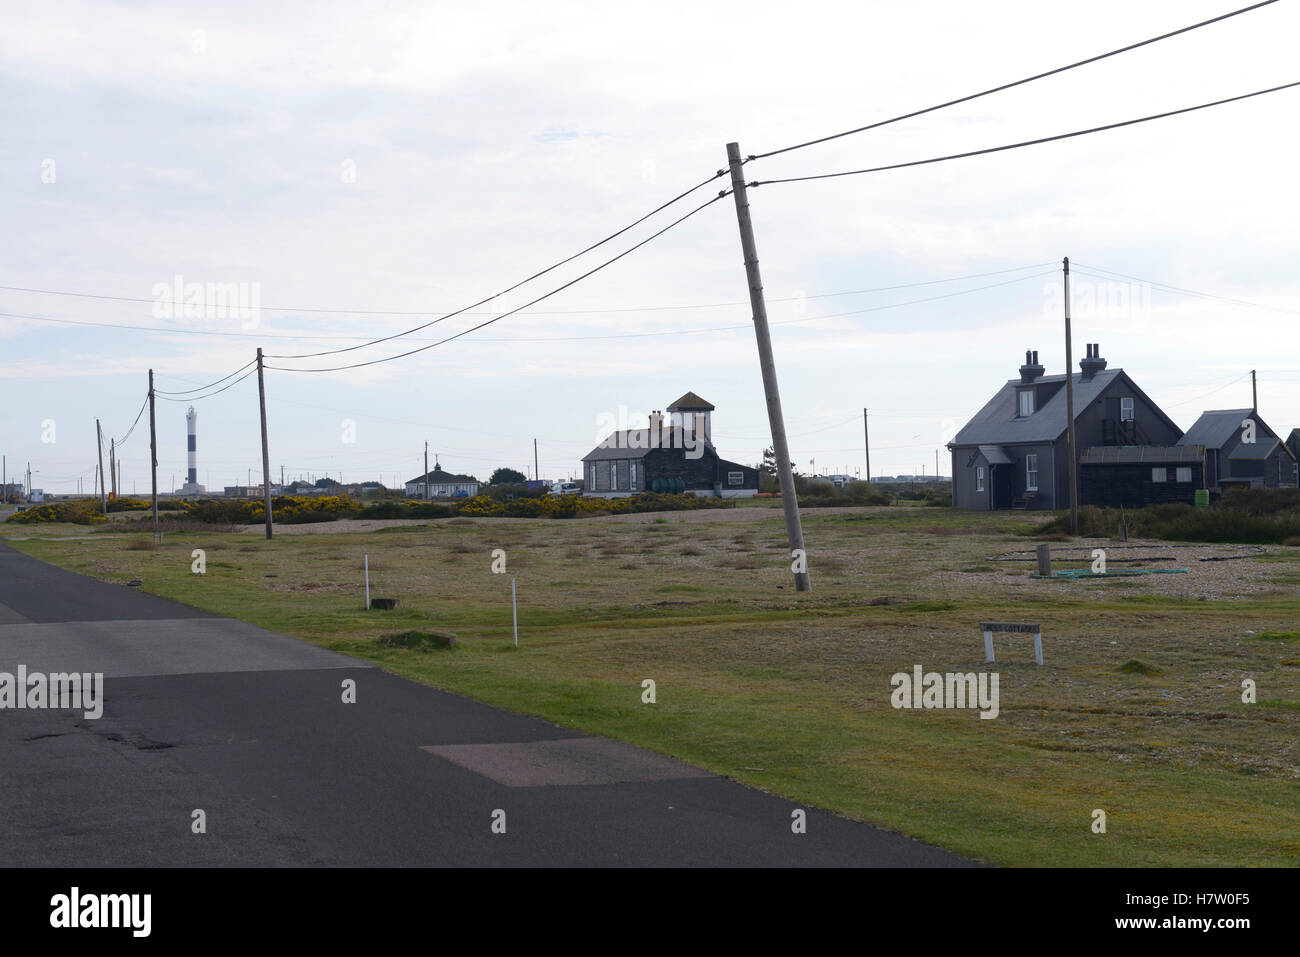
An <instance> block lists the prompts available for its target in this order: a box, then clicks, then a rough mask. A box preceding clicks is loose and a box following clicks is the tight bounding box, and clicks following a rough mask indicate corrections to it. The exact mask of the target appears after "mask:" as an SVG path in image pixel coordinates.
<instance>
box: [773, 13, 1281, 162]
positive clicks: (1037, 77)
mask: <svg viewBox="0 0 1300 957" xmlns="http://www.w3.org/2000/svg"><path fill="white" fill-rule="evenodd" d="M1276 2H1277V0H1264V2H1262V3H1256V4H1252V5H1251V6H1249V7H1242V8H1241V9H1240V10H1233V11H1232V12H1231V13H1225V14H1223V15H1222V16H1218V17H1212V18H1211V19H1209V20H1202V21H1201V22H1200V23H1193V24H1192V25H1191V26H1186V27H1183V28H1182V29H1179V30H1174V31H1172V32H1170V33H1162V34H1161V35H1160V36H1158V37H1151V39H1149V40H1142V41H1140V42H1138V43H1130V44H1129V45H1128V46H1126V47H1120V48H1119V49H1117V50H1111V51H1110V52H1109V53H1102V54H1099V55H1097V56H1092V57H1088V58H1087V59H1086V60H1078V61H1076V62H1074V63H1069V64H1066V65H1065V66H1060V67H1057V68H1056V69H1054V70H1048V71H1047V72H1046V73H1036V74H1034V75H1033V76H1027V77H1025V78H1024V79H1023V80H1015V81H1014V82H1012V83H1004V84H1002V85H1001V86H995V87H993V88H991V89H988V90H982V91H981V92H979V93H972V94H970V95H969V96H963V97H958V98H957V99H955V100H948V101H947V102H945V103H938V104H936V105H935V106H927V107H926V108H925V109H923V110H914V111H912V112H911V113H904V114H903V115H902V116H895V117H893V118H891V119H888V120H880V121H879V122H876V123H869V124H867V125H866V126H859V127H857V128H856V129H852V130H845V131H844V132H843V133H833V134H831V135H830V136H821V137H818V138H817V139H815V140H808V141H806V142H803V143H796V144H795V145H793V146H784V147H782V148H781V149H779V150H770V151H769V152H766V153H759V154H757V155H754V156H750V157H748V159H750V160H756V159H765V158H767V157H769V156H777V155H779V154H781V153H789V152H791V151H792V150H801V149H804V148H805V147H808V146H816V145H817V144H818V143H826V142H829V141H830V140H838V139H840V138H841V137H845V136H852V135H853V134H855V133H865V132H866V131H867V130H874V129H879V128H880V127H882V126H889V125H890V124H891V123H899V122H902V121H903V120H910V119H913V118H914V117H917V116H924V115H925V114H926V113H934V112H936V111H937V110H944V109H947V108H948V107H950V106H957V105H958V104H960V103H969V102H970V101H971V100H978V99H979V98H980V97H984V96H989V95H991V94H993V93H1001V92H1002V91H1003V90H1010V89H1012V88H1013V87H1017V86H1024V85H1025V84H1026V83H1033V82H1034V81H1035V80H1042V79H1046V78H1047V77H1049V76H1055V75H1056V74H1058V73H1065V72H1066V71H1067V70H1073V69H1075V68H1076V67H1081V66H1087V65H1088V64H1089V63H1096V62H1097V61H1098V60H1105V59H1106V58H1108V57H1113V56H1118V55H1119V54H1121V53H1128V52H1129V51H1130V50H1136V49H1138V48H1139V47H1144V46H1149V45H1150V44H1152V43H1158V42H1160V41H1161V40H1168V39H1169V38H1170V37H1176V36H1178V35H1179V34H1182V33H1189V32H1191V31H1192V30H1199V29H1200V28H1201V27H1205V26H1209V25H1210V24H1212V23H1219V22H1220V21H1222V20H1227V19H1229V18H1231V17H1235V16H1239V15H1241V14H1243V13H1249V12H1250V11H1252V10H1258V9H1259V8H1260V7H1267V6H1269V4H1272V3H1276Z"/></svg>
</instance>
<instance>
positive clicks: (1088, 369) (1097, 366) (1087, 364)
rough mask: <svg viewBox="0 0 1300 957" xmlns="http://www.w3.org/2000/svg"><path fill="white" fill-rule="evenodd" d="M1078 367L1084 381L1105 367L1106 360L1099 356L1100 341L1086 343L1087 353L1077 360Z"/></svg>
mask: <svg viewBox="0 0 1300 957" xmlns="http://www.w3.org/2000/svg"><path fill="white" fill-rule="evenodd" d="M1079 368H1080V369H1082V370H1083V379H1084V381H1087V380H1088V379H1091V378H1092V377H1093V376H1095V375H1096V374H1097V373H1098V372H1101V371H1102V370H1103V369H1105V368H1106V360H1105V359H1103V358H1102V357H1101V345H1100V343H1096V342H1090V343H1088V354H1087V355H1086V356H1084V357H1083V358H1082V359H1080V360H1079Z"/></svg>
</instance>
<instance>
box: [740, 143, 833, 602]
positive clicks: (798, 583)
mask: <svg viewBox="0 0 1300 957" xmlns="http://www.w3.org/2000/svg"><path fill="white" fill-rule="evenodd" d="M727 163H728V164H729V165H730V167H731V189H732V192H733V193H734V194H735V197H736V220H737V222H738V223H739V225H740V248H741V250H742V251H743V252H744V255H745V273H746V275H747V276H748V278H749V302H750V305H751V306H752V307H753V310H754V334H755V336H756V337H757V339H758V361H759V365H760V366H761V367H762V370H763V392H764V393H765V394H766V396H767V419H768V422H769V423H770V424H771V427H772V451H773V452H774V453H775V454H776V472H777V477H778V478H779V479H780V482H781V507H782V509H783V510H784V511H785V531H786V536H787V537H788V538H789V540H790V552H791V557H792V559H793V562H794V564H793V567H794V568H802V569H804V570H803V571H796V572H795V573H794V582H795V588H796V589H797V590H798V591H810V590H811V589H812V580H811V579H810V578H809V575H808V571H807V568H808V553H807V551H806V550H805V549H804V545H803V525H802V524H801V523H800V521H799V498H798V495H797V494H796V493H795V488H794V470H793V469H792V468H791V467H790V448H789V446H788V445H787V444H786V438H785V416H784V415H783V414H782V412H781V393H780V390H779V389H778V388H777V384H776V361H775V360H774V359H773V357H772V337H771V334H770V333H769V331H768V328H767V303H766V302H765V301H764V299H763V280H762V278H761V277H760V276H759V272H758V250H757V248H756V246H755V244H754V223H753V221H752V220H751V219H750V215H749V197H748V194H747V193H746V189H745V174H744V169H743V168H742V166H741V159H740V144H739V143H728V144H727Z"/></svg>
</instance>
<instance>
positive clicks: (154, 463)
mask: <svg viewBox="0 0 1300 957" xmlns="http://www.w3.org/2000/svg"><path fill="white" fill-rule="evenodd" d="M149 481H150V482H152V483H153V531H154V534H155V535H157V534H158V422H157V418H156V417H155V415H154V397H153V370H152V369H150V370H149ZM172 491H173V492H175V491H176V482H175V480H173V481H172Z"/></svg>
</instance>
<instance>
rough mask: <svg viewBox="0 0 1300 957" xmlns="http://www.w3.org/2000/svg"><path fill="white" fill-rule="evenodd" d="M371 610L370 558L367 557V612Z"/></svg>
mask: <svg viewBox="0 0 1300 957" xmlns="http://www.w3.org/2000/svg"><path fill="white" fill-rule="evenodd" d="M369 610H370V556H369V555H367V556H366V611H369Z"/></svg>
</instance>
